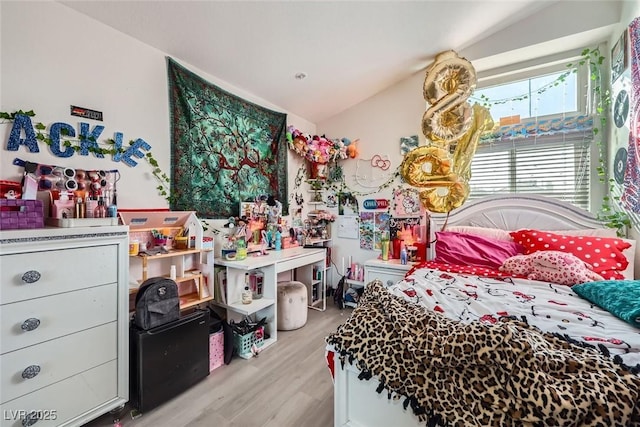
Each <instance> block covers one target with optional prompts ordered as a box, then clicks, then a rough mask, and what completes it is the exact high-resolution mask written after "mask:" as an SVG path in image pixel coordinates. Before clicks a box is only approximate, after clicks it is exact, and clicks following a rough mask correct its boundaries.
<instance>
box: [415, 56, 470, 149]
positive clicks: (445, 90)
mask: <svg viewBox="0 0 640 427" xmlns="http://www.w3.org/2000/svg"><path fill="white" fill-rule="evenodd" d="M426 73H427V76H426V77H425V79H424V87H423V94H424V99H425V100H426V101H427V102H428V103H429V104H430V106H429V108H427V111H425V112H424V115H423V116H422V133H423V134H424V136H426V137H427V138H429V139H430V140H431V141H433V142H434V143H436V144H438V145H442V146H444V144H446V143H450V142H453V141H455V140H457V139H458V138H460V137H461V136H462V135H464V134H465V132H467V130H468V129H469V127H470V126H471V115H472V113H471V106H470V105H469V103H468V102H467V99H468V98H469V97H470V96H471V94H472V93H473V90H474V89H475V87H476V70H475V68H473V65H471V62H469V61H468V60H466V59H465V58H460V57H459V56H458V54H457V53H456V52H454V51H453V50H448V51H445V52H442V53H439V54H438V55H436V58H435V60H434V61H433V63H432V64H431V65H429V66H428V67H427V70H426Z"/></svg>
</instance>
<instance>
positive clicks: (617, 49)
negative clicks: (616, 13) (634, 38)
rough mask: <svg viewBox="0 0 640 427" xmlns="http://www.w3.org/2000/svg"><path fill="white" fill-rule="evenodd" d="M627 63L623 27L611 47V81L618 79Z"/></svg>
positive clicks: (625, 32)
mask: <svg viewBox="0 0 640 427" xmlns="http://www.w3.org/2000/svg"><path fill="white" fill-rule="evenodd" d="M628 65H629V59H628V57H627V30H626V29H625V30H624V32H623V33H622V35H621V36H620V38H619V39H618V41H617V42H616V44H614V45H613V49H611V83H614V82H615V81H616V80H618V77H620V76H621V75H622V73H624V70H626V69H627V66H628Z"/></svg>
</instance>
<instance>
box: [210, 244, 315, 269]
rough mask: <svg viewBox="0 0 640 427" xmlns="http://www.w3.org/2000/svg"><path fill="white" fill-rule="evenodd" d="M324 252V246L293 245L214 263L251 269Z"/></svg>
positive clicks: (218, 259) (221, 259) (222, 259)
mask: <svg viewBox="0 0 640 427" xmlns="http://www.w3.org/2000/svg"><path fill="white" fill-rule="evenodd" d="M319 253H322V254H324V253H325V248H320V247H319V248H303V247H300V246H298V247H294V248H289V249H282V250H280V251H276V250H270V251H267V254H266V255H259V254H260V252H254V253H251V254H249V255H248V256H247V258H246V259H243V260H242V261H235V260H228V259H225V258H216V259H215V261H214V263H215V264H216V265H222V266H225V267H231V268H237V269H240V270H253V269H255V268H261V267H266V266H268V265H273V264H277V263H278V262H283V261H290V260H293V259H296V258H301V257H306V256H309V255H315V254H319Z"/></svg>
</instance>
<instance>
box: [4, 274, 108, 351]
mask: <svg viewBox="0 0 640 427" xmlns="http://www.w3.org/2000/svg"><path fill="white" fill-rule="evenodd" d="M117 299H118V287H117V285H116V284H115V283H112V284H109V285H102V286H96V287H94V288H89V289H80V290H78V291H73V292H68V293H64V294H57V295H51V296H48V297H43V298H35V299H32V300H29V301H21V302H15V303H12V304H4V305H0V354H4V353H6V352H9V351H14V350H17V349H20V348H23V347H27V346H30V345H34V344H38V343H39V342H42V341H48V340H51V339H54V338H58V337H61V336H63V335H69V334H71V333H74V332H77V331H80V330H82V329H88V328H93V327H94V326H98V325H102V324H105V323H109V322H113V321H115V320H116V319H117V315H118V303H117ZM34 326H35V329H32V328H33V327H34ZM23 328H24V329H23ZM30 329H31V330H30Z"/></svg>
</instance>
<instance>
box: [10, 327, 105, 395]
mask: <svg viewBox="0 0 640 427" xmlns="http://www.w3.org/2000/svg"><path fill="white" fill-rule="evenodd" d="M116 338H117V323H116V322H111V323H108V324H105V325H101V326H98V327H95V328H91V329H87V330H84V331H81V332H77V333H75V334H71V335H66V336H64V337H61V338H58V339H55V340H51V341H45V342H43V343H41V344H37V345H34V346H31V347H27V348H23V349H21V350H16V351H12V352H10V353H5V354H3V355H2V356H0V366H2V370H1V371H0V396H2V403H5V402H7V401H9V400H12V399H15V398H17V397H20V396H24V395H25V394H28V393H31V392H33V391H35V390H37V389H40V388H42V387H46V386H48V385H51V384H53V383H55V382H58V381H61V380H64V379H65V378H68V377H71V376H73V375H76V374H79V373H81V372H83V371H86V370H89V369H91V368H93V367H95V366H98V365H101V364H104V363H106V362H109V361H111V360H114V359H116V357H117V347H118V346H117V342H116V341H117V340H116ZM29 368H32V371H33V368H35V369H37V370H38V372H37V373H36V375H35V376H33V377H32V378H24V376H25V374H26V373H27V370H28V369H29ZM76 395H77V394H76V393H74V396H76Z"/></svg>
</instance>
